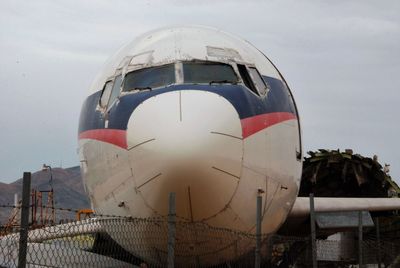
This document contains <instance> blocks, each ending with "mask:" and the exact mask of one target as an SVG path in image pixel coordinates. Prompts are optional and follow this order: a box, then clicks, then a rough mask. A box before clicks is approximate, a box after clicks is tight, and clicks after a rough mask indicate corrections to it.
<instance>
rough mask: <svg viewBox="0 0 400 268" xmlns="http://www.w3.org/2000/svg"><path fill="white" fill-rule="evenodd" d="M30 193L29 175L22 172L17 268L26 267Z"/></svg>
mask: <svg viewBox="0 0 400 268" xmlns="http://www.w3.org/2000/svg"><path fill="white" fill-rule="evenodd" d="M30 192H31V173H30V172H24V178H23V184H22V204H21V229H20V231H19V251H18V268H25V266H26V253H27V247H28V228H29V199H30Z"/></svg>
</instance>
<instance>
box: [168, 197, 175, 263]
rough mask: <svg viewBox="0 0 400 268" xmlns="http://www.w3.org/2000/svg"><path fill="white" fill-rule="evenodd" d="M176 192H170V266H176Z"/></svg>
mask: <svg viewBox="0 0 400 268" xmlns="http://www.w3.org/2000/svg"><path fill="white" fill-rule="evenodd" d="M175 198H176V194H175V193H169V203H168V207H169V212H168V268H173V267H174V265H175V264H174V260H175V235H176V201H175Z"/></svg>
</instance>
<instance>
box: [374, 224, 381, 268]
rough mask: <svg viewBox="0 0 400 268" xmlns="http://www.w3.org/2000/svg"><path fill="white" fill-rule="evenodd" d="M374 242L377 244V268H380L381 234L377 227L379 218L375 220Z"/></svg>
mask: <svg viewBox="0 0 400 268" xmlns="http://www.w3.org/2000/svg"><path fill="white" fill-rule="evenodd" d="M375 228H376V242H377V244H378V268H381V233H380V229H379V228H380V227H379V217H377V218H376V223H375Z"/></svg>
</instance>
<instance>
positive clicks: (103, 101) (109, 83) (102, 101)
mask: <svg viewBox="0 0 400 268" xmlns="http://www.w3.org/2000/svg"><path fill="white" fill-rule="evenodd" d="M112 88H113V80H108V81H107V82H105V83H104V86H103V90H102V92H101V95H100V99H99V106H100V108H102V109H107V104H108V101H109V99H110V96H111V91H112ZM106 90H109V91H108V92H106ZM104 94H108V96H106V95H104ZM103 98H104V99H103Z"/></svg>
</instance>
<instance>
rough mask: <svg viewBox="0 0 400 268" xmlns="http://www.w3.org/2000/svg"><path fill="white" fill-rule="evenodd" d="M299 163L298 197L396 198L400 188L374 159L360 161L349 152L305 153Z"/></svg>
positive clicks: (359, 156) (386, 169) (386, 168)
mask: <svg viewBox="0 0 400 268" xmlns="http://www.w3.org/2000/svg"><path fill="white" fill-rule="evenodd" d="M308 154H309V157H305V159H304V162H303V174H302V180H301V185H300V191H299V196H309V194H310V193H314V196H316V197H400V188H399V186H398V185H397V184H396V183H395V182H394V181H393V180H392V178H391V177H390V175H389V165H386V164H385V166H382V165H381V164H380V163H379V162H378V157H377V156H376V155H375V156H374V157H373V158H369V157H364V156H361V155H359V154H353V151H352V150H345V151H344V152H341V151H340V150H323V149H320V150H318V151H316V152H308Z"/></svg>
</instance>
